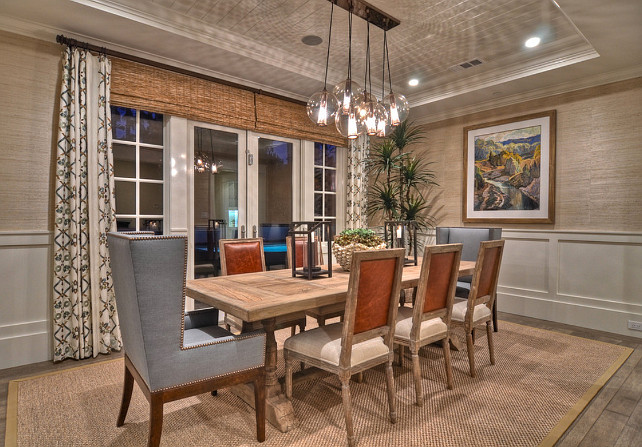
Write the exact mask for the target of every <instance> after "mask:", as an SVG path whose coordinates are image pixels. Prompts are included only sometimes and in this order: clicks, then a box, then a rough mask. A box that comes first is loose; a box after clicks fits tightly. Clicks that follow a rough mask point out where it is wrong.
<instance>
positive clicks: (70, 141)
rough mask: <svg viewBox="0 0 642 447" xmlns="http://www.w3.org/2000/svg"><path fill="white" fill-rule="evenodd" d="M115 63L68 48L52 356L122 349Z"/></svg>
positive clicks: (56, 207) (60, 139)
mask: <svg viewBox="0 0 642 447" xmlns="http://www.w3.org/2000/svg"><path fill="white" fill-rule="evenodd" d="M110 71H111V63H110V61H109V60H108V59H107V58H106V57H105V56H103V55H101V56H98V57H96V56H93V55H91V54H90V53H88V52H87V51H85V50H79V49H77V48H74V49H71V48H67V49H66V50H65V53H64V54H63V57H62V86H61V91H60V112H59V125H58V138H57V150H56V173H55V187H54V192H55V193H54V212H55V222H54V247H53V258H54V272H53V313H54V315H53V337H54V361H59V360H63V359H65V358H74V359H82V358H87V357H92V356H93V357H95V356H96V355H98V354H99V353H109V352H110V351H111V350H120V348H121V336H120V329H119V326H118V316H117V313H116V304H115V301H114V293H113V287H112V279H111V269H110V265H109V252H108V250H107V233H108V232H109V231H112V230H115V229H116V221H115V219H114V178H113V162H112V152H111V121H110V117H111V114H110V109H109V90H110Z"/></svg>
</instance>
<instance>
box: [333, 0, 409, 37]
mask: <svg viewBox="0 0 642 447" xmlns="http://www.w3.org/2000/svg"><path fill="white" fill-rule="evenodd" d="M328 1H329V2H331V3H334V4H335V5H337V6H338V7H339V8H343V9H345V10H346V11H352V13H353V14H354V15H356V16H358V17H361V18H362V19H363V20H365V21H366V22H369V23H372V24H373V25H374V26H377V27H379V28H381V29H382V30H384V31H388V30H389V29H392V28H394V27H395V26H397V25H399V24H400V23H401V22H400V21H399V20H397V19H395V18H394V17H392V16H391V15H389V14H386V13H385V12H383V11H381V10H380V9H377V8H375V7H374V6H372V5H371V4H370V3H368V2H365V1H363V0H328Z"/></svg>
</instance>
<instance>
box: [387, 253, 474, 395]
mask: <svg viewBox="0 0 642 447" xmlns="http://www.w3.org/2000/svg"><path fill="white" fill-rule="evenodd" d="M461 250H462V244H448V245H432V246H430V247H426V248H425V250H424V255H423V261H422V264H421V273H420V276H419V284H418V286H417V292H416V294H415V303H414V305H413V307H412V308H409V307H400V308H399V310H398V312H397V326H396V329H395V344H398V345H401V346H408V347H409V348H410V353H411V355H412V375H413V378H414V381H415V398H416V401H417V405H418V406H422V405H423V392H422V386H421V366H420V364H419V349H420V348H421V347H422V346H425V345H427V344H429V343H435V342H437V341H440V340H441V342H442V347H443V351H444V363H445V365H446V383H447V386H448V389H452V388H453V373H452V367H451V362H450V343H449V341H450V318H451V314H452V308H453V302H454V299H455V287H456V285H457V275H458V273H459V261H460V259H461Z"/></svg>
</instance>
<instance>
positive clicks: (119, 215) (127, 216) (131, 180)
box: [110, 107, 167, 234]
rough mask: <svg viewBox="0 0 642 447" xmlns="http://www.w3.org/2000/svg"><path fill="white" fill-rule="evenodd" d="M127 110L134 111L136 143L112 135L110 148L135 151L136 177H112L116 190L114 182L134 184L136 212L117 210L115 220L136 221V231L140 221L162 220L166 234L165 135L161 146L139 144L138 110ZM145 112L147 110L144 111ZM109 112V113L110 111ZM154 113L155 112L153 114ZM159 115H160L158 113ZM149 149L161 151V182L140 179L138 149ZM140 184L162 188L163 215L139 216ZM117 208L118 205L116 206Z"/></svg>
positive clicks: (138, 229)
mask: <svg viewBox="0 0 642 447" xmlns="http://www.w3.org/2000/svg"><path fill="white" fill-rule="evenodd" d="M127 108H128V109H132V110H135V111H136V141H125V140H119V139H117V138H114V137H113V134H112V146H113V144H115V143H116V144H122V145H126V146H132V147H134V148H135V150H136V163H135V164H136V177H135V178H132V177H116V176H114V188H117V186H116V184H115V182H117V181H118V182H127V183H135V185H136V190H135V194H136V212H135V213H134V214H122V213H118V210H115V211H116V212H115V217H116V219H136V231H141V228H140V226H141V220H143V219H148V220H162V221H163V234H166V233H167V220H166V219H165V215H166V214H167V191H166V187H165V178H166V173H165V171H166V170H167V160H166V158H167V154H166V152H167V151H166V148H165V146H166V144H165V142H166V135H165V132H164V131H163V144H162V145H158V144H149V143H141V142H140V112H141V110H140V109H136V108H134V107H127ZM144 111H145V112H147V110H144ZM110 112H111V111H110ZM154 113H156V112H154ZM159 115H161V114H160V113H159ZM162 115H163V129H164V128H165V120H166V116H165V114H162ZM141 147H142V148H151V149H160V150H162V151H163V167H162V172H163V179H162V180H153V179H142V178H140V148H141ZM142 183H153V184H160V185H162V186H163V214H141V213H140V185H141V184H142ZM116 206H118V204H116Z"/></svg>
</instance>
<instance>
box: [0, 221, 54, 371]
mask: <svg viewBox="0 0 642 447" xmlns="http://www.w3.org/2000/svg"><path fill="white" fill-rule="evenodd" d="M50 253H51V233H50V232H48V231H44V232H10V233H9V232H0V284H1V286H0V369H4V368H10V367H13V366H19V365H25V364H28V363H35V362H42V361H44V360H50V359H51V358H52V341H51V340H52V328H51V304H50V303H51V288H52V287H51V255H50Z"/></svg>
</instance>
